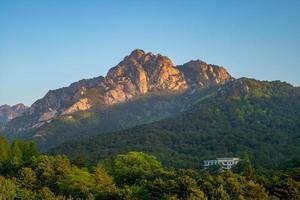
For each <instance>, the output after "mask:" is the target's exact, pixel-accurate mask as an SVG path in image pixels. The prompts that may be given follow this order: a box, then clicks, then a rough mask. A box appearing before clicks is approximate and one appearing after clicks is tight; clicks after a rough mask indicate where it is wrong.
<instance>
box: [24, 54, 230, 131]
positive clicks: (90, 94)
mask: <svg viewBox="0 0 300 200" xmlns="http://www.w3.org/2000/svg"><path fill="white" fill-rule="evenodd" d="M231 79H232V77H231V76H230V75H229V73H228V72H227V71H226V69H225V68H223V67H219V66H216V65H210V64H207V63H205V62H203V61H200V60H194V61H190V62H187V63H185V64H183V65H179V66H175V65H174V64H173V62H172V61H171V59H170V58H168V57H167V56H163V55H161V54H153V53H151V52H145V51H143V50H141V49H135V50H134V51H132V52H131V53H130V54H129V55H128V56H126V57H125V58H124V59H123V60H122V61H121V62H120V63H119V64H117V65H116V66H115V67H113V68H111V69H110V70H109V71H108V73H107V75H106V77H102V76H99V77H97V78H93V79H83V80H81V81H78V82H75V83H73V84H71V85H70V86H68V87H64V88H60V89H57V90H50V91H49V92H48V93H47V94H46V95H45V96H44V97H43V98H42V99H39V100H37V101H36V102H35V103H34V104H33V105H32V106H31V107H30V108H29V109H28V112H26V116H25V114H24V117H25V118H27V119H30V120H27V121H30V122H29V124H27V127H29V128H32V127H33V128H37V127H40V126H42V125H43V124H45V123H48V122H50V121H51V120H52V119H53V118H56V117H58V116H61V115H66V114H68V115H69V114H72V113H74V112H77V111H82V110H88V109H91V108H93V107H94V106H98V107H99V106H101V107H103V106H104V107H107V106H111V105H114V104H117V103H121V102H124V101H126V100H128V99H131V98H134V97H136V96H139V95H144V94H146V93H149V92H152V93H155V92H158V91H160V92H161V91H162V92H164V91H175V92H184V91H186V90H188V89H192V90H195V89H202V88H207V87H210V86H213V85H220V84H223V83H225V82H227V81H229V80H231ZM21 121H22V120H21ZM22 129H23V128H22Z"/></svg>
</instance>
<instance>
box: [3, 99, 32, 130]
mask: <svg viewBox="0 0 300 200" xmlns="http://www.w3.org/2000/svg"><path fill="white" fill-rule="evenodd" d="M26 110H28V107H27V106H25V105H24V104H21V103H20V104H16V105H14V106H9V105H2V106H0V129H1V127H2V126H4V125H6V124H7V123H8V122H9V121H10V120H12V119H14V118H16V117H18V116H21V115H22V114H23V113H24V112H25V111H26Z"/></svg>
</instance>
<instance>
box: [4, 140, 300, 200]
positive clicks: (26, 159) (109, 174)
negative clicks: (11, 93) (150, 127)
mask: <svg viewBox="0 0 300 200" xmlns="http://www.w3.org/2000/svg"><path fill="white" fill-rule="evenodd" d="M0 150H1V151H0V199H22V200H26V199H28V200H39V199H43V200H54V199H61V200H64V199H90V200H92V199H99V200H100V199H103V200H104V199H111V200H112V199H115V200H128V199H132V200H134V199H136V200H137V199H139V200H155V199H157V200H160V199H162V200H163V199H165V200H176V199H182V200H195V199H197V200H205V199H224V200H225V199H226V200H229V199H260V200H264V199H272V200H274V199H299V196H300V179H299V176H300V169H299V168H294V169H290V170H288V171H285V172H281V171H274V172H272V173H268V174H264V175H259V174H258V173H257V172H256V170H255V168H253V167H252V165H251V163H250V162H249V160H243V161H240V162H239V163H238V165H236V166H235V167H234V168H233V170H232V171H222V170H220V169H219V168H217V167H212V168H209V169H208V170H200V171H196V170H193V169H179V170H174V169H169V168H166V167H164V166H163V165H162V164H161V163H160V161H159V160H157V159H156V158H155V157H154V156H151V155H147V154H145V153H142V152H129V153H127V154H121V155H116V156H115V157H114V158H113V159H111V160H110V161H108V160H106V161H102V162H100V163H99V164H98V165H87V163H86V162H85V161H84V159H82V158H77V159H76V160H73V161H70V160H69V159H68V158H67V157H65V156H60V155H58V156H47V155H40V154H39V153H38V152H37V150H36V147H35V145H34V144H32V143H31V144H30V143H26V142H22V141H14V142H13V143H12V145H9V144H8V142H7V140H5V139H3V138H2V137H1V138H0Z"/></svg>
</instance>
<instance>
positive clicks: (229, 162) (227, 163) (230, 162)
mask: <svg viewBox="0 0 300 200" xmlns="http://www.w3.org/2000/svg"><path fill="white" fill-rule="evenodd" d="M239 161H240V159H239V158H217V159H216V160H204V165H203V166H204V168H207V167H209V166H211V165H217V164H219V165H221V166H222V168H223V169H231V168H232V167H233V166H234V165H236V164H237V163H238V162H239Z"/></svg>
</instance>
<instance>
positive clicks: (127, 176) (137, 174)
mask: <svg viewBox="0 0 300 200" xmlns="http://www.w3.org/2000/svg"><path fill="white" fill-rule="evenodd" d="M162 170H163V167H162V165H161V163H160V162H159V161H158V160H157V159H156V158H155V157H154V156H151V155H147V154H145V153H142V152H129V153H128V154H126V155H118V156H117V158H116V159H115V162H114V173H115V176H116V181H117V182H118V183H119V184H122V183H127V184H135V183H139V182H140V181H142V180H143V179H147V178H150V177H151V176H153V175H154V174H155V173H159V172H161V171H162Z"/></svg>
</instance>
